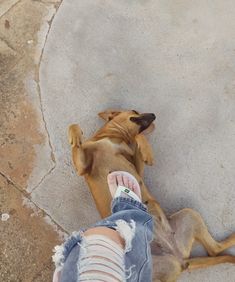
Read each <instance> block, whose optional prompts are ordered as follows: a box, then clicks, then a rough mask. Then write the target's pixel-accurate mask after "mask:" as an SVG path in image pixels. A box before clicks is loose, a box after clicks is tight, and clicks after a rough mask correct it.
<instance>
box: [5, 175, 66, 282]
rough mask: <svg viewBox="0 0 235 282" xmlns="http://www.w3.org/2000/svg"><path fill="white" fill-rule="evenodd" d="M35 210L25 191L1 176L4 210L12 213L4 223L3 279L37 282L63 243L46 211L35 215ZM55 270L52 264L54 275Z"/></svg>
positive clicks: (51, 268)
mask: <svg viewBox="0 0 235 282" xmlns="http://www.w3.org/2000/svg"><path fill="white" fill-rule="evenodd" d="M24 203H25V201H24ZM30 205H31V204H30ZM35 209H36V207H34V210H35ZM34 210H31V208H28V207H26V206H25V205H23V202H22V195H21V192H19V191H18V190H17V189H16V188H15V187H14V186H13V185H11V184H9V183H8V182H7V181H6V180H5V179H4V178H3V177H2V176H0V212H2V211H4V212H5V213H8V214H9V215H10V218H9V219H8V220H7V221H5V222H1V223H0V249H1V252H0V273H1V274H0V280H1V281H4V282H8V281H9V282H10V281H22V282H28V281H34V280H33V277H35V276H37V273H38V272H39V271H40V272H41V271H42V270H43V269H45V267H47V265H48V263H49V261H50V260H51V255H52V249H53V247H54V246H55V245H57V244H58V243H59V242H61V240H60V239H59V237H58V234H57V232H55V231H54V230H53V228H52V227H51V226H50V225H48V224H47V223H46V222H45V220H44V213H43V212H41V211H40V210H37V216H34V217H32V216H31V215H32V213H34ZM19 254H20V255H19ZM26 262H27V263H26ZM52 271H53V267H52V265H51V266H50V271H49V272H50V275H49V276H50V277H52ZM44 281H49V280H44Z"/></svg>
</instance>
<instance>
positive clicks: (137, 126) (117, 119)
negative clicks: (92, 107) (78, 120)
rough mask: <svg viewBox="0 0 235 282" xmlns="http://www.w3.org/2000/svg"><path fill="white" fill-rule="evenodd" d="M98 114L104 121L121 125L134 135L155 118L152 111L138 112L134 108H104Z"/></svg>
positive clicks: (145, 127)
mask: <svg viewBox="0 0 235 282" xmlns="http://www.w3.org/2000/svg"><path fill="white" fill-rule="evenodd" d="M99 116H100V117H101V118H103V119H104V120H105V121H107V122H110V123H112V124H114V125H115V124H117V126H121V127H122V128H123V129H124V130H128V132H129V133H130V134H131V135H132V136H135V135H137V134H139V133H141V132H142V131H144V130H145V129H147V128H148V127H149V126H150V125H151V123H152V122H153V121H154V120H155V118H156V116H155V114H153V113H143V114H140V113H138V112H137V111H135V110H131V111H122V110H112V109H110V110H106V111H104V112H101V113H99Z"/></svg>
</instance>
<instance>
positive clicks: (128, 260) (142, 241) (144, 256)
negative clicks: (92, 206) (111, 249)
mask: <svg viewBox="0 0 235 282" xmlns="http://www.w3.org/2000/svg"><path fill="white" fill-rule="evenodd" d="M111 211H112V215H111V216H109V217H107V218H105V219H103V220H101V221H99V222H97V223H96V224H94V225H93V226H92V227H96V226H106V227H109V228H112V229H115V227H116V226H117V225H116V223H115V222H116V221H117V220H120V219H122V220H124V221H126V222H127V223H129V222H131V221H132V220H133V221H134V222H135V235H134V237H133V239H132V242H131V249H130V250H129V251H127V252H126V253H125V257H124V261H125V268H126V271H125V272H126V274H125V275H126V281H127V282H137V281H140V282H150V281H152V258H151V250H150V242H151V241H152V240H153V219H152V216H151V215H150V214H149V213H148V212H147V208H146V206H145V205H144V204H142V203H140V202H138V201H136V200H134V199H133V198H126V197H117V198H115V199H113V201H112V205H111ZM83 231H85V229H81V230H80V231H79V232H76V233H74V234H73V235H72V236H70V237H69V238H68V239H67V241H66V242H65V243H64V244H63V254H62V256H61V261H60V264H61V265H63V267H62V271H61V277H60V282H78V281H79V277H78V271H77V267H78V259H79V251H80V246H79V243H81V241H82V233H83Z"/></svg>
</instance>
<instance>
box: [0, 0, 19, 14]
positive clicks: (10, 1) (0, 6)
mask: <svg viewBox="0 0 235 282" xmlns="http://www.w3.org/2000/svg"><path fill="white" fill-rule="evenodd" d="M17 2H19V0H2V1H1V3H0V17H1V16H2V15H4V14H5V13H6V12H7V11H8V10H9V9H10V8H11V7H12V6H13V5H15V4H16V3H17Z"/></svg>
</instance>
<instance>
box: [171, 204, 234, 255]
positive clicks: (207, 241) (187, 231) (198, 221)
mask: <svg viewBox="0 0 235 282" xmlns="http://www.w3.org/2000/svg"><path fill="white" fill-rule="evenodd" d="M169 221H170V224H171V227H172V230H173V231H174V234H175V235H174V238H175V240H176V243H177V246H178V248H179V250H180V251H181V253H182V255H183V257H184V258H187V257H189V255H190V252H191V248H192V245H193V242H194V241H195V240H196V241H198V242H199V243H201V244H202V245H203V247H204V248H205V249H206V251H207V252H208V254H209V255H210V256H216V255H218V254H219V253H221V252H222V251H224V250H226V249H227V248H230V247H232V246H234V245H235V235H234V234H232V235H231V236H229V237H228V238H227V239H225V240H223V241H221V242H218V241H216V240H214V239H213V237H212V236H211V234H210V233H209V231H208V229H207V227H206V224H205V223H204V220H203V219H202V217H201V215H200V214H199V213H198V212H196V211H194V210H192V209H183V210H181V211H179V212H177V213H175V214H173V215H172V216H171V217H170V219H169Z"/></svg>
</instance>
